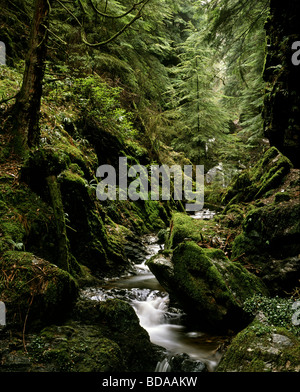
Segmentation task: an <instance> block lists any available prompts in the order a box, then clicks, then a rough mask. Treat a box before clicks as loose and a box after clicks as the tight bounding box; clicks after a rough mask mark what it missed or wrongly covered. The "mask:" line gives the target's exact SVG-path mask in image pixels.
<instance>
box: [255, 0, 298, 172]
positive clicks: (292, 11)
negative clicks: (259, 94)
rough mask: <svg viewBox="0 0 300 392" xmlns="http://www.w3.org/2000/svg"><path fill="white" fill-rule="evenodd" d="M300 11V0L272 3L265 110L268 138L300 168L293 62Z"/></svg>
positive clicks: (295, 73) (265, 128) (295, 82)
mask: <svg viewBox="0 0 300 392" xmlns="http://www.w3.org/2000/svg"><path fill="white" fill-rule="evenodd" d="M299 13H300V3H299V1H290V2H288V3H285V2H282V1H280V0H271V2H270V18H269V20H268V22H267V24H266V32H267V40H268V51H267V57H266V64H265V70H264V79H265V81H266V82H267V86H266V93H265V98H264V111H263V117H264V130H265V135H266V137H267V138H268V139H269V140H270V143H271V145H272V146H276V147H277V148H278V149H279V150H280V151H281V152H282V153H283V154H285V155H286V156H287V157H288V158H289V159H290V160H291V161H292V162H293V164H294V165H295V167H297V168H299V167H300V160H299V146H300V137H299V135H300V98H299V97H300V95H299V92H300V79H299V66H295V65H294V64H293V63H292V55H293V53H294V52H295V51H293V50H292V44H293V43H294V42H295V41H299V35H300V28H299ZM298 58H299V56H298Z"/></svg>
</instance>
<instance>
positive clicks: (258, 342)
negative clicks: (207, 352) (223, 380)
mask: <svg viewBox="0 0 300 392" xmlns="http://www.w3.org/2000/svg"><path fill="white" fill-rule="evenodd" d="M217 371H218V372H299V371H300V340H299V338H298V337H296V336H295V335H293V334H292V333H290V332H289V331H288V330H287V329H285V328H282V327H281V328H280V327H274V326H272V325H269V324H268V323H266V322H265V321H261V320H259V319H257V318H256V319H255V320H254V321H253V322H252V323H251V324H250V325H249V326H248V327H247V328H245V329H244V330H243V331H241V332H240V333H238V334H237V336H236V337H235V338H234V339H233V340H232V342H231V344H230V346H229V348H228V349H227V351H226V352H225V354H224V356H223V357H222V359H221V361H220V364H219V366H218V368H217Z"/></svg>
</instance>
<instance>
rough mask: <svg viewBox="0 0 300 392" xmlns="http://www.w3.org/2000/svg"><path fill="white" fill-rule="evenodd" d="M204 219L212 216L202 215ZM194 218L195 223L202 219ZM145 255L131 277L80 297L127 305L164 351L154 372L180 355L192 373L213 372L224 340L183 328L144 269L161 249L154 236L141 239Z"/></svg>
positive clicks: (179, 312) (179, 315) (164, 368)
mask: <svg viewBox="0 0 300 392" xmlns="http://www.w3.org/2000/svg"><path fill="white" fill-rule="evenodd" d="M203 214H204V216H205V218H208V219H209V218H211V217H212V216H213V213H209V211H204V212H203ZM204 216H203V215H200V214H199V213H198V214H196V216H195V218H196V219H204ZM143 243H144V244H145V251H144V252H145V253H144V254H143V261H142V262H141V263H140V264H135V266H134V269H135V272H134V273H135V274H134V275H132V274H131V275H130V276H126V277H122V278H116V279H112V280H110V281H108V282H107V283H106V284H105V285H104V286H102V287H100V288H89V289H86V290H84V293H83V294H84V296H87V297H88V298H90V299H92V300H97V301H105V300H107V299H109V298H118V299H122V300H125V301H127V302H129V303H130V304H131V305H132V307H133V308H134V309H135V311H136V314H137V316H138V317H139V320H140V324H141V326H142V327H143V328H145V329H146V330H147V332H148V333H149V336H150V340H151V342H152V343H154V344H156V345H158V346H161V347H163V348H165V349H166V357H165V359H164V360H162V361H161V362H160V363H158V364H157V368H156V370H157V371H160V372H162V371H170V370H171V367H170V358H172V356H174V355H180V354H182V355H183V353H184V354H187V355H188V356H189V358H188V360H189V361H190V362H194V369H200V370H201V369H202V368H203V364H204V365H205V367H206V368H207V370H208V371H214V370H215V368H216V366H217V364H218V363H219V361H220V359H221V353H220V350H219V349H220V347H221V346H222V343H223V342H224V340H225V339H226V337H224V336H214V335H209V334H207V333H204V332H202V331H198V330H191V329H190V328H188V327H187V326H186V325H185V322H184V320H185V317H184V313H183V312H182V310H181V309H178V308H174V307H170V300H169V295H168V293H167V292H166V291H165V290H164V289H163V288H162V287H161V285H160V284H159V282H158V281H157V280H156V278H155V276H154V275H153V274H152V273H151V272H150V270H149V269H148V267H147V266H146V264H145V263H146V261H147V259H149V258H150V257H151V256H153V255H155V254H156V253H158V252H159V250H160V249H161V247H162V245H159V244H158V243H157V237H156V236H155V235H147V236H144V237H143Z"/></svg>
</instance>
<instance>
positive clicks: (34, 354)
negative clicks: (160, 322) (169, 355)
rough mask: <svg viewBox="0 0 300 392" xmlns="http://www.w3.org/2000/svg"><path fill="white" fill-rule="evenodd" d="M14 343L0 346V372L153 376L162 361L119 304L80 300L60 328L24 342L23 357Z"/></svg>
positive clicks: (131, 312)
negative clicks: (116, 373)
mask: <svg viewBox="0 0 300 392" xmlns="http://www.w3.org/2000/svg"><path fill="white" fill-rule="evenodd" d="M13 341H14V344H12V340H11V339H9V338H8V337H7V338H6V339H4V340H3V342H2V345H1V346H0V356H1V357H2V370H3V371H11V370H22V371H59V372H62V371H63V372H124V371H130V372H142V371H154V370H155V367H156V364H157V362H158V360H159V359H160V354H159V352H158V350H157V348H156V347H155V346H154V345H152V344H151V342H150V339H149V335H148V333H147V332H146V331H145V330H144V329H143V328H142V327H141V326H140V324H139V320H138V317H137V315H136V313H135V312H134V310H133V308H132V307H131V306H130V305H129V304H128V303H126V302H123V301H120V300H108V301H106V302H98V301H92V300H87V299H83V298H80V299H79V300H78V301H77V303H76V304H75V306H74V308H73V312H72V314H71V318H70V319H69V320H67V321H66V322H65V323H64V324H61V325H51V326H47V327H45V328H44V329H42V330H41V331H39V333H38V334H34V333H30V334H28V335H27V336H26V351H27V352H26V353H24V347H23V345H22V342H18V340H17V337H16V336H15V337H13ZM12 347H13V348H14V350H12ZM16 364H17V366H16ZM18 364H19V365H20V366H18Z"/></svg>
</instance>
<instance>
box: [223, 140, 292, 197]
mask: <svg viewBox="0 0 300 392" xmlns="http://www.w3.org/2000/svg"><path fill="white" fill-rule="evenodd" d="M292 167H293V165H292V163H291V162H290V160H289V159H288V158H286V157H285V156H284V155H282V154H281V153H280V152H279V151H278V150H277V149H276V148H275V147H271V148H270V149H269V150H267V151H266V152H265V154H264V155H263V157H262V158H261V159H260V160H259V161H258V162H257V164H256V165H255V166H254V167H253V168H252V169H248V170H247V171H244V172H242V173H241V174H239V175H238V176H237V177H236V178H235V179H234V180H233V182H232V184H231V185H230V186H229V187H228V190H227V192H226V194H225V195H224V197H223V199H222V203H223V204H233V203H237V202H241V201H243V202H248V201H252V200H256V199H258V198H260V197H262V196H264V195H266V193H267V192H270V191H272V190H273V189H276V187H278V186H279V185H280V184H281V183H282V181H283V179H284V178H285V176H286V175H287V174H288V173H289V172H290V170H291V168H292Z"/></svg>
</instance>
